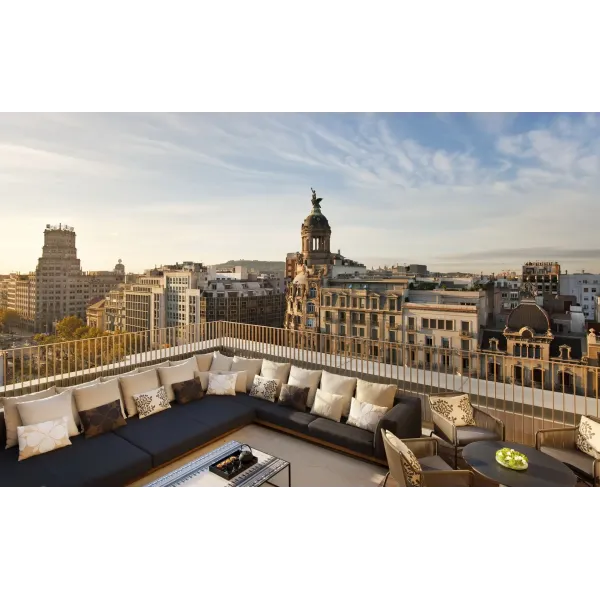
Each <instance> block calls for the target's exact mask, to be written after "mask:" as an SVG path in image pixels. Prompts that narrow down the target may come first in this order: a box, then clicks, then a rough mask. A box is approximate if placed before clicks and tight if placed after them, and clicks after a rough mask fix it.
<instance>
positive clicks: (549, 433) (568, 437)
mask: <svg viewBox="0 0 600 600" xmlns="http://www.w3.org/2000/svg"><path fill="white" fill-rule="evenodd" d="M578 430H579V427H563V428H561V429H540V430H539V431H538V432H537V433H536V434H535V447H536V449H537V450H539V449H540V448H541V447H542V446H550V447H551V448H566V449H570V450H573V449H575V448H576V447H577V446H576V440H577V431H578Z"/></svg>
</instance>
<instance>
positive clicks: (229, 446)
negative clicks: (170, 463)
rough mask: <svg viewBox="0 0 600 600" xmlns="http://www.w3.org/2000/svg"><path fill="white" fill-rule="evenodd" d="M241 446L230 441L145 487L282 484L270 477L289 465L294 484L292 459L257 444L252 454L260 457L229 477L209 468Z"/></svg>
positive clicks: (290, 485)
mask: <svg viewBox="0 0 600 600" xmlns="http://www.w3.org/2000/svg"><path fill="white" fill-rule="evenodd" d="M241 446H242V444H240V443H239V442H234V441H231V442H227V443H226V444H223V445H222V446H221V447H219V448H217V449H216V450H213V451H212V452H209V453H208V454H204V455H203V456H201V457H200V458H196V459H195V460H192V461H191V462H189V463H188V464H187V465H184V466H183V467H180V468H179V469H176V470H174V471H172V472H171V473H168V474H167V475H164V476H163V477H161V478H160V479H157V480H156V481H153V482H152V483H149V484H148V485H146V486H144V487H260V486H261V485H264V484H268V485H271V486H273V487H278V486H276V485H274V484H272V483H270V480H271V479H272V478H273V477H275V475H277V473H280V472H281V471H283V470H285V469H287V470H288V486H289V487H292V467H291V465H290V463H289V462H288V461H287V460H283V459H282V458H277V457H276V456H272V455H270V454H267V453H266V452H261V451H260V450H257V449H256V448H252V454H254V456H256V457H257V458H258V462H257V463H256V464H255V465H253V466H252V467H250V468H249V469H247V470H246V471H244V472H243V473H241V474H240V475H238V476H236V477H234V478H233V479H230V480H229V481H227V480H226V479H223V478H222V477H219V476H218V475H216V474H215V473H211V472H210V471H209V470H208V468H209V467H210V465H212V464H213V463H215V462H217V461H220V460H223V459H224V458H227V457H228V456H229V455H230V454H232V453H233V452H235V451H236V450H239V449H240V448H241Z"/></svg>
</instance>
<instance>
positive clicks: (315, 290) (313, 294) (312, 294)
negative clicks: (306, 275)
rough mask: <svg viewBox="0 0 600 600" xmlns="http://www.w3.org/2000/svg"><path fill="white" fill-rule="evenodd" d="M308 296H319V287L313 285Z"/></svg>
mask: <svg viewBox="0 0 600 600" xmlns="http://www.w3.org/2000/svg"><path fill="white" fill-rule="evenodd" d="M308 297H309V298H316V297H317V288H316V287H311V288H310V290H309V291H308Z"/></svg>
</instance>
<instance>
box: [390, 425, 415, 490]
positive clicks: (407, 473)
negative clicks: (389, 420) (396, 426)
mask: <svg viewBox="0 0 600 600" xmlns="http://www.w3.org/2000/svg"><path fill="white" fill-rule="evenodd" d="M384 435H385V437H386V439H387V441H388V442H389V443H390V445H391V446H392V447H393V448H394V450H396V452H398V454H400V461H401V462H402V470H403V471H404V478H405V480H406V484H407V485H408V486H409V487H421V486H422V485H423V481H422V469H421V465H420V464H419V461H418V460H417V457H416V456H415V455H414V454H413V452H412V450H411V449H410V448H409V447H408V446H407V445H406V444H405V443H404V442H403V441H402V440H401V439H399V438H397V437H396V436H395V435H394V434H393V433H392V432H391V431H385V433H384Z"/></svg>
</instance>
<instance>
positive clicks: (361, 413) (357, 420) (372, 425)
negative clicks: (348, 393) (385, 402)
mask: <svg viewBox="0 0 600 600" xmlns="http://www.w3.org/2000/svg"><path fill="white" fill-rule="evenodd" d="M388 410H389V408H387V406H377V405H375V404H371V403H370V402H361V401H360V400H357V399H356V398H352V404H351V405H350V415H349V416H348V423H347V424H348V425H352V426H353V427H359V428H360V429H366V430H367V431H372V432H373V433H375V430H376V429H377V425H379V421H380V420H381V417H383V415H385V413H386V412H388Z"/></svg>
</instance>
